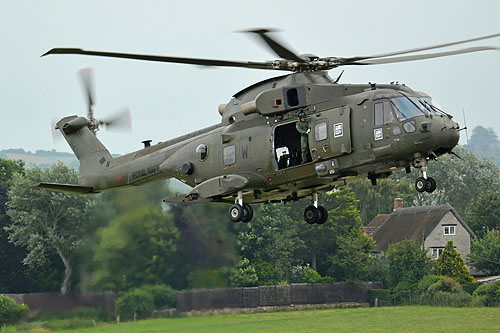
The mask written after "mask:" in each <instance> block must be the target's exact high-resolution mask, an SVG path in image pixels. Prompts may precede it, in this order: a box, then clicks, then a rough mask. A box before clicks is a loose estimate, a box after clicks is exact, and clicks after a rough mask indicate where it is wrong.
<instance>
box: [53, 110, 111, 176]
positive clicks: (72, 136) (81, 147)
mask: <svg viewBox="0 0 500 333" xmlns="http://www.w3.org/2000/svg"><path fill="white" fill-rule="evenodd" d="M56 128H58V129H59V130H60V131H61V133H62V134H63V136H64V138H65V139H66V141H67V142H68V144H69V146H70V147H71V149H72V150H73V152H74V153H75V155H76V157H77V158H78V159H79V160H80V175H79V182H78V183H80V180H82V179H85V178H87V177H88V176H92V175H94V174H96V173H98V172H99V171H103V170H105V169H106V168H108V167H109V166H110V163H111V161H112V160H113V157H112V156H111V154H110V153H109V151H108V150H107V149H106V147H104V145H103V144H102V143H101V141H99V140H98V139H97V137H96V135H95V133H94V132H93V131H92V130H90V129H89V127H88V120H87V119H86V118H84V117H77V116H69V117H65V118H63V119H61V120H59V121H58V122H57V125H56Z"/></svg>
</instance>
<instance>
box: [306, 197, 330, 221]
mask: <svg viewBox="0 0 500 333" xmlns="http://www.w3.org/2000/svg"><path fill="white" fill-rule="evenodd" d="M312 201H313V202H312V205H310V206H307V207H306V208H305V210H304V220H305V221H306V222H307V223H309V224H314V223H317V224H323V223H325V222H326V220H328V211H327V210H326V209H325V207H323V206H318V193H313V200H312Z"/></svg>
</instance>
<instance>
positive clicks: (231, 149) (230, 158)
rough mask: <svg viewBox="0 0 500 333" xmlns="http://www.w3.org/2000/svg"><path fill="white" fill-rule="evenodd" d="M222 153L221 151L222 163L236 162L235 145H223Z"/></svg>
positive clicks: (230, 163)
mask: <svg viewBox="0 0 500 333" xmlns="http://www.w3.org/2000/svg"><path fill="white" fill-rule="evenodd" d="M222 153H223V159H224V165H226V166H227V165H232V164H234V163H236V146H234V145H233V146H227V147H224V150H223V151H222Z"/></svg>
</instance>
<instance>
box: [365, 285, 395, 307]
mask: <svg viewBox="0 0 500 333" xmlns="http://www.w3.org/2000/svg"><path fill="white" fill-rule="evenodd" d="M375 298H377V299H378V300H379V301H386V302H388V301H389V300H390V299H391V291H390V289H371V290H369V291H368V302H369V303H370V305H372V306H373V305H374V303H375Z"/></svg>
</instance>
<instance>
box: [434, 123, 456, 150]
mask: <svg viewBox="0 0 500 333" xmlns="http://www.w3.org/2000/svg"><path fill="white" fill-rule="evenodd" d="M436 125H437V126H435V127H434V138H435V143H436V144H437V145H438V146H439V147H441V148H448V149H451V148H453V147H455V146H456V145H457V144H458V140H459V139H460V133H459V132H458V129H459V126H458V124H457V123H456V122H454V121H453V120H452V119H451V118H445V117H443V118H441V119H439V120H437V123H436Z"/></svg>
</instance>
